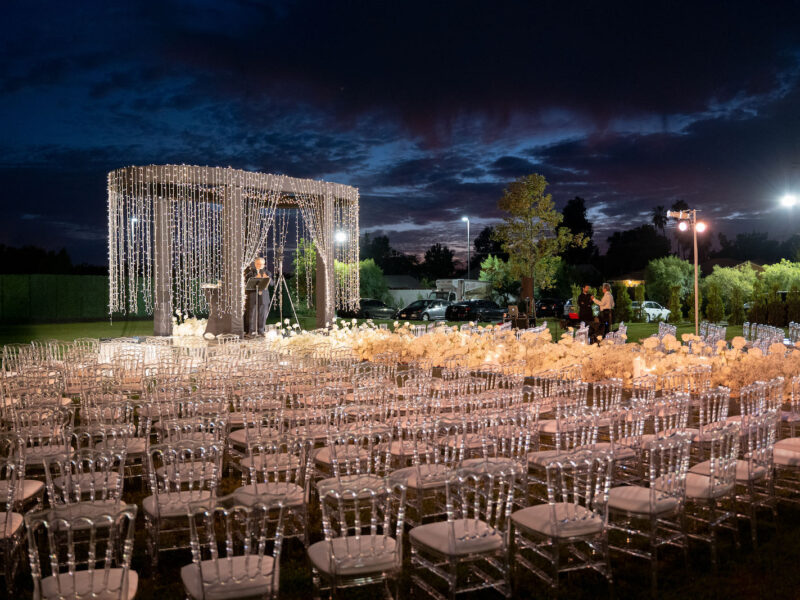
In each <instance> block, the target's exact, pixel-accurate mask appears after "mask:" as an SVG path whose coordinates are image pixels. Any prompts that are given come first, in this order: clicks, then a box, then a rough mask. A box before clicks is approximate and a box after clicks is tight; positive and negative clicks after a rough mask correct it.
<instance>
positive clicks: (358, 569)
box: [308, 535, 400, 577]
mask: <svg viewBox="0 0 800 600" xmlns="http://www.w3.org/2000/svg"><path fill="white" fill-rule="evenodd" d="M331 550H332V551H333V557H335V559H338V560H331ZM308 558H309V559H310V560H311V563H312V564H313V565H314V568H315V569H317V571H320V572H321V573H326V574H328V575H332V574H334V573H335V574H337V575H341V576H345V577H353V576H358V575H360V576H366V575H370V574H373V573H374V574H378V573H384V572H387V571H393V570H395V569H397V568H399V566H400V560H399V557H398V556H397V542H396V541H395V539H394V538H392V537H390V536H386V535H376V536H370V535H362V536H359V537H358V538H357V537H355V536H347V537H338V538H333V540H331V541H328V540H322V541H321V542H317V543H316V544H312V545H311V546H309V548H308Z"/></svg>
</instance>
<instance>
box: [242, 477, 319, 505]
mask: <svg viewBox="0 0 800 600" xmlns="http://www.w3.org/2000/svg"><path fill="white" fill-rule="evenodd" d="M263 495H268V496H272V499H275V500H277V499H278V498H281V499H282V500H283V504H284V506H302V505H303V504H305V502H306V495H305V492H304V490H303V488H301V487H300V486H299V485H297V484H296V483H291V482H286V481H277V482H276V481H270V482H266V483H258V484H250V485H245V486H242V487H240V488H236V489H235V490H234V491H233V496H234V498H236V500H237V502H241V503H242V504H248V503H249V502H252V501H253V500H252V498H253V497H254V496H255V497H259V496H263Z"/></svg>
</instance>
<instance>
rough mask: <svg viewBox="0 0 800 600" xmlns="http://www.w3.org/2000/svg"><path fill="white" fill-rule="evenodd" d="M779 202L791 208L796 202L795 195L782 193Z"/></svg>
mask: <svg viewBox="0 0 800 600" xmlns="http://www.w3.org/2000/svg"><path fill="white" fill-rule="evenodd" d="M781 204H782V205H783V206H785V207H786V208H791V207H792V206H794V205H795V204H797V196H795V195H794V194H784V195H783V198H781Z"/></svg>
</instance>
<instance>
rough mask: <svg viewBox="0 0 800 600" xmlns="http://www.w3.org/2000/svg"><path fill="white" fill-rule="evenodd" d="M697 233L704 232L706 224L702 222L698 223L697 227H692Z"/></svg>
mask: <svg viewBox="0 0 800 600" xmlns="http://www.w3.org/2000/svg"><path fill="white" fill-rule="evenodd" d="M694 228H695V230H696V231H697V233H703V232H704V231H705V230H706V224H705V223H703V222H702V221H698V222H697V225H695V226H694Z"/></svg>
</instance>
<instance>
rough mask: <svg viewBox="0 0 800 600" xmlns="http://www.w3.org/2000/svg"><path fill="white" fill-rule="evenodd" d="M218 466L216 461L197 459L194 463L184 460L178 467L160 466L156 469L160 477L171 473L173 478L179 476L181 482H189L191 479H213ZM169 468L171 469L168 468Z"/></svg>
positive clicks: (162, 477) (170, 475)
mask: <svg viewBox="0 0 800 600" xmlns="http://www.w3.org/2000/svg"><path fill="white" fill-rule="evenodd" d="M216 467H217V465H216V463H213V462H208V461H195V462H194V463H189V462H184V463H180V464H179V465H178V466H177V467H174V466H170V467H158V468H157V469H156V475H157V476H158V478H159V479H164V477H166V476H167V474H169V477H170V478H171V479H175V478H176V476H177V479H178V480H180V481H181V483H187V482H189V481H200V480H201V479H204V480H206V479H211V478H212V477H213V476H214V472H215V471H214V470H215V469H216ZM167 468H169V471H167V470H166V469H167Z"/></svg>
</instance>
